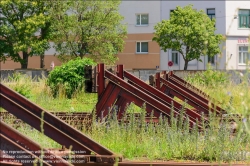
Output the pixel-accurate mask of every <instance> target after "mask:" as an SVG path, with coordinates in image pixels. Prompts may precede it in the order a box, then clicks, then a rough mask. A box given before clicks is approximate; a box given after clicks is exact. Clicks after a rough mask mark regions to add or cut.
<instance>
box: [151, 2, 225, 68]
mask: <svg viewBox="0 0 250 166" xmlns="http://www.w3.org/2000/svg"><path fill="white" fill-rule="evenodd" d="M154 29H155V30H156V32H155V36H154V38H153V41H156V42H157V43H158V44H159V46H160V47H161V48H162V50H164V51H165V52H166V51H167V49H174V50H176V51H179V53H180V54H181V55H182V57H183V59H184V61H185V64H184V70H187V66H188V62H189V61H192V60H194V59H197V60H198V61H201V62H202V60H201V56H203V55H208V56H214V55H216V54H219V53H220V52H221V50H220V47H219V44H220V43H221V41H222V35H220V34H217V35H216V34H215V30H216V28H215V20H214V19H213V20H211V19H210V18H209V17H208V16H207V15H206V14H205V13H204V11H202V10H201V11H196V10H194V9H193V5H188V6H186V7H184V8H181V7H179V6H178V7H176V10H174V11H173V12H171V15H170V19H169V20H162V22H160V23H158V24H157V25H156V26H155V27H154Z"/></svg>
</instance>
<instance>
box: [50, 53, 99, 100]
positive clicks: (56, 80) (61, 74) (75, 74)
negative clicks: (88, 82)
mask: <svg viewBox="0 0 250 166" xmlns="http://www.w3.org/2000/svg"><path fill="white" fill-rule="evenodd" d="M86 65H95V62H94V61H93V60H91V59H89V58H83V59H80V58H79V57H78V58H76V59H74V60H70V61H68V62H67V63H64V64H62V65H61V66H56V67H55V69H54V70H52V71H51V72H50V74H49V76H48V79H47V82H46V84H47V85H48V86H49V87H50V89H51V91H52V93H53V95H54V96H57V95H58V93H59V92H60V90H64V93H65V95H66V97H68V98H71V97H72V95H73V94H74V93H75V92H76V91H77V90H80V89H81V88H82V87H83V86H84V74H85V73H84V71H85V70H84V69H85V66H86Z"/></svg>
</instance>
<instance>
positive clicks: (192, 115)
mask: <svg viewBox="0 0 250 166" xmlns="http://www.w3.org/2000/svg"><path fill="white" fill-rule="evenodd" d="M124 76H125V77H126V78H127V79H128V80H129V82H130V83H131V84H133V85H134V86H135V87H137V88H138V89H140V90H142V91H144V92H147V93H148V94H149V95H151V96H152V97H154V98H155V99H157V100H159V101H161V102H162V103H164V104H166V105H167V106H168V107H170V108H171V107H173V108H174V109H175V111H177V112H180V110H181V109H184V111H185V113H186V114H187V115H188V116H189V118H190V119H192V120H193V121H196V120H198V121H200V120H201V119H202V116H201V115H200V114H198V113H196V112H194V111H193V110H190V109H188V108H183V106H182V105H181V104H180V103H178V102H177V101H175V100H173V99H172V98H170V97H169V96H167V95H165V94H164V93H163V92H161V91H160V90H158V89H156V88H153V87H151V86H149V85H148V84H146V83H145V82H143V81H142V80H140V79H138V78H136V77H135V76H133V75H132V74H130V73H128V72H126V71H124Z"/></svg>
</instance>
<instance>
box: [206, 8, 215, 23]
mask: <svg viewBox="0 0 250 166" xmlns="http://www.w3.org/2000/svg"><path fill="white" fill-rule="evenodd" d="M207 15H208V17H209V18H210V19H211V20H212V19H213V18H214V19H215V9H207Z"/></svg>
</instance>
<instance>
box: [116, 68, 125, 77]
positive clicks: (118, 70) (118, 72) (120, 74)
mask: <svg viewBox="0 0 250 166" xmlns="http://www.w3.org/2000/svg"><path fill="white" fill-rule="evenodd" d="M116 75H117V76H118V77H119V78H121V79H124V70H123V65H117V72H116Z"/></svg>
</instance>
